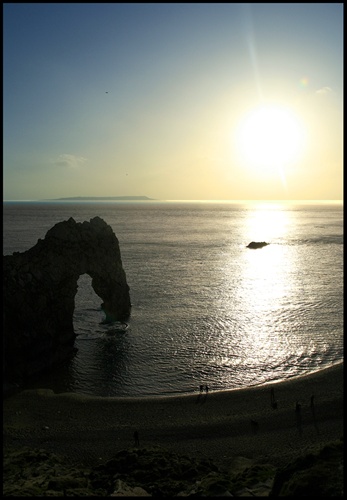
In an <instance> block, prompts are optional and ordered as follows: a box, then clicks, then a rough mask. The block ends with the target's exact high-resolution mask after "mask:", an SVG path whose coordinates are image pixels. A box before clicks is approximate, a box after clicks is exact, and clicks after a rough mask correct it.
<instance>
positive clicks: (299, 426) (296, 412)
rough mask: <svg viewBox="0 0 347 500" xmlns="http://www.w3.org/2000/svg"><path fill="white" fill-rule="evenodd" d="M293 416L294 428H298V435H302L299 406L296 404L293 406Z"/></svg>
mask: <svg viewBox="0 0 347 500" xmlns="http://www.w3.org/2000/svg"><path fill="white" fill-rule="evenodd" d="M295 414H296V426H297V428H298V431H299V434H300V436H301V434H302V420H301V404H300V403H298V401H297V402H296V405H295Z"/></svg>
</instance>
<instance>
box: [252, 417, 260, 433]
mask: <svg viewBox="0 0 347 500" xmlns="http://www.w3.org/2000/svg"><path fill="white" fill-rule="evenodd" d="M251 429H252V432H253V434H257V432H258V430H259V424H258V422H256V421H255V420H251Z"/></svg>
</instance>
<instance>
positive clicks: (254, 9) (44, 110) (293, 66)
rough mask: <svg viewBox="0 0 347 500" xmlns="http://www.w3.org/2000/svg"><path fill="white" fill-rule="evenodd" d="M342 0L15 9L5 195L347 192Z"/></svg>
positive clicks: (6, 40) (9, 42) (7, 23)
mask: <svg viewBox="0 0 347 500" xmlns="http://www.w3.org/2000/svg"><path fill="white" fill-rule="evenodd" d="M342 123H343V4H342V3H293V4H291V3H267V4H247V3H192V4H189V3H162V4H161V3H153V4H151V3H105V4H103V3H79V4H77V3H46V4H45V3H22V4H20V3H19V4H17V3H5V4H4V5H3V199H4V200H40V199H47V198H60V197H73V196H100V197H103V196H148V197H150V198H154V199H159V200H340V199H342V198H343V191H342V185H343V145H342V144H343V142H342V130H343V128H342Z"/></svg>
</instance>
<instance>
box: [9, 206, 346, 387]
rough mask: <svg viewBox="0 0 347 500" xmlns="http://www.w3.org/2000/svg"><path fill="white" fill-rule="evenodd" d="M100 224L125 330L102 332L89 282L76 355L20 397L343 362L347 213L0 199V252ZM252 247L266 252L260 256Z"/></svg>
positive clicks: (276, 374)
mask: <svg viewBox="0 0 347 500" xmlns="http://www.w3.org/2000/svg"><path fill="white" fill-rule="evenodd" d="M95 216H99V217H101V218H103V219H104V220H105V221H106V222H107V223H108V224H109V225H110V226H111V227H112V229H113V230H114V232H115V234H116V236H117V238H118V240H119V245H120V251H121V256H122V262H123V267H124V269H125V272H126V276H127V281H128V284H129V286H130V295H131V302H132V311H131V316H130V318H129V320H128V322H127V324H122V323H115V324H113V325H104V324H102V320H103V313H102V311H101V309H100V304H101V299H100V298H99V297H98V296H97V295H96V294H95V292H94V291H93V289H92V287H91V279H90V277H89V276H87V275H83V276H81V277H80V279H79V282H78V285H79V288H78V292H77V295H76V298H75V313H74V328H75V331H76V334H77V338H76V343H75V345H76V347H77V348H78V351H77V353H76V355H75V356H74V358H73V359H72V360H71V361H69V362H67V363H65V364H64V365H62V366H60V367H58V368H57V369H56V370H54V371H53V372H52V373H51V374H50V375H48V376H47V375H45V376H44V377H43V378H42V379H41V380H38V381H35V383H32V384H31V385H30V386H28V387H45V388H50V389H53V390H54V391H56V392H66V391H68V392H70V391H71V392H80V393H83V394H89V395H98V396H122V397H134V396H136V397H139V396H140V397H141V396H162V395H177V394H188V393H192V392H195V391H196V390H197V389H198V387H199V385H200V384H207V385H208V386H209V389H210V391H211V390H212V391H213V390H225V389H236V388H241V387H248V386H254V385H260V384H264V383H267V382H270V381H280V380H283V379H287V378H289V377H293V376H300V375H303V374H306V373H310V372H312V371H316V370H319V369H321V368H324V367H327V366H330V365H332V364H335V363H338V362H340V361H342V359H343V261H342V259H343V221H342V219H343V213H342V204H336V203H335V204H329V203H324V204H318V203H317V204H314V203H310V204H289V203H230V202H229V203H228V202H154V201H153V202H152V201H146V202H88V203H87V202H85V203H82V202H79V203H75V202H67V203H63V202H47V203H43V202H41V203H34V202H21V203H15V202H5V203H4V210H3V251H4V254H12V253H13V252H14V251H20V252H22V251H25V250H27V249H29V248H30V247H32V246H33V245H35V244H36V242H37V240H38V239H39V238H44V236H45V234H46V232H47V231H48V230H49V229H50V228H51V227H52V226H53V225H54V224H56V223H57V222H61V221H63V220H67V219H68V218H69V217H73V218H74V219H75V220H76V221H77V222H82V221H85V220H87V221H89V220H90V219H91V218H93V217H95ZM250 241H267V242H269V243H270V244H269V245H268V246H266V247H263V248H261V249H257V250H252V249H248V248H246V245H247V244H248V243H249V242H250Z"/></svg>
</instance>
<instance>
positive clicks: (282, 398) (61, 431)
mask: <svg viewBox="0 0 347 500" xmlns="http://www.w3.org/2000/svg"><path fill="white" fill-rule="evenodd" d="M271 388H273V389H274V394H275V399H276V401H277V403H278V406H277V409H273V408H272V407H271V402H270V391H271ZM313 394H314V410H312V408H311V407H310V398H311V396H312V395H313ZM297 401H298V402H300V404H301V417H300V418H301V422H300V426H299V425H298V421H297V418H296V417H297V415H296V413H295V405H296V402H297ZM3 418H4V426H3V427H4V444H3V448H4V451H5V450H9V449H18V448H21V447H24V446H29V447H31V448H43V449H46V450H47V451H50V452H54V453H57V454H60V455H63V456H65V457H66V458H67V460H68V461H70V462H71V463H84V464H88V465H91V464H94V465H95V464H98V463H101V461H102V462H104V461H106V460H109V459H110V458H112V456H113V455H115V454H116V453H117V452H118V451H121V450H124V449H129V448H132V447H134V438H133V433H134V431H135V430H137V431H138V433H139V439H140V447H146V448H150V447H158V446H159V447H163V448H165V449H168V450H170V451H174V452H176V453H181V454H185V455H190V456H200V457H202V456H203V457H206V458H210V459H213V460H215V461H216V462H219V463H224V464H225V465H228V464H231V463H232V462H233V461H234V460H235V459H236V458H237V457H240V456H242V457H245V458H247V459H249V460H253V461H257V462H264V463H273V464H276V465H279V464H281V463H282V464H284V463H286V462H288V461H289V460H290V459H292V458H296V457H297V456H298V454H305V453H308V452H313V451H314V450H316V449H317V448H319V447H321V446H324V445H325V444H327V443H328V442H331V441H333V440H337V439H340V438H341V437H342V436H343V362H341V363H338V364H335V365H333V366H329V367H327V368H325V369H322V370H319V371H317V372H314V373H310V374H307V375H304V376H298V377H293V378H291V379H288V380H285V381H282V382H272V383H267V384H265V385H261V386H255V387H250V388H247V389H244V388H243V389H231V390H227V391H215V392H214V391H211V392H209V393H208V394H206V393H202V394H199V393H195V394H186V395H173V396H159V397H158V396H154V397H140V398H124V397H123V398H117V397H110V398H107V397H106V398H105V397H102V396H88V395H83V394H77V393H63V394H55V393H54V392H53V391H51V390H47V389H34V390H24V391H21V392H18V393H16V394H14V395H12V396H9V397H8V398H6V399H5V400H4V402H3ZM252 421H253V424H252ZM255 423H257V425H255Z"/></svg>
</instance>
